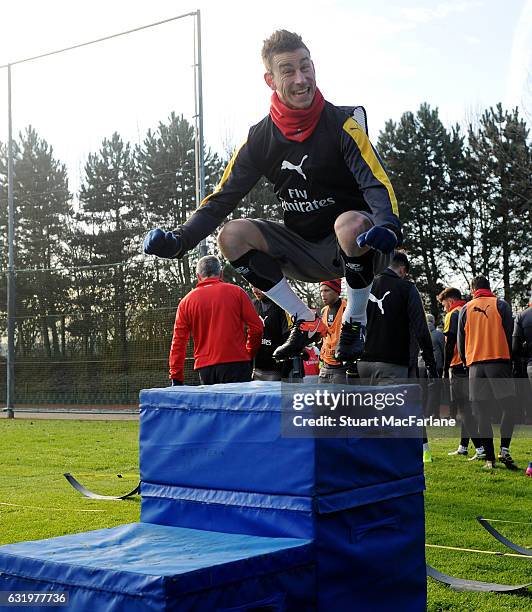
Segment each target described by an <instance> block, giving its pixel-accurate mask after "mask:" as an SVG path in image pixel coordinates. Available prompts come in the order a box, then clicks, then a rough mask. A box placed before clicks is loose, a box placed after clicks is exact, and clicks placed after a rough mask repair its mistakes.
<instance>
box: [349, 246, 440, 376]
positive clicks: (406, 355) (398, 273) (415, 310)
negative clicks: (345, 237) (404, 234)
mask: <svg viewBox="0 0 532 612" xmlns="http://www.w3.org/2000/svg"><path fill="white" fill-rule="evenodd" d="M409 270H410V265H409V262H408V257H407V256H406V255H405V254H404V253H402V252H396V253H395V254H394V256H393V258H392V262H391V264H390V266H389V267H388V268H387V269H386V270H385V271H384V272H382V273H381V274H379V275H378V276H377V277H376V278H375V280H374V281H373V287H372V290H371V294H370V297H369V303H368V309H367V316H368V328H367V336H366V344H365V348H364V353H363V355H362V358H361V359H360V361H359V362H358V373H359V375H360V378H367V379H369V380H370V382H371V384H373V383H377V384H378V383H381V382H387V381H390V380H397V379H406V378H408V366H409V363H410V352H411V342H410V338H411V333H412V335H413V336H414V338H415V339H416V341H417V343H418V345H419V348H420V350H421V355H422V357H423V360H424V362H425V367H426V369H427V373H428V376H429V378H432V379H435V378H436V377H437V371H436V361H435V359H434V351H433V348H432V339H431V337H430V332H429V328H428V326H427V320H426V318H425V310H424V308H423V303H422V301H421V296H420V295H419V292H418V290H417V289H416V286H415V285H414V283H412V282H411V281H409V280H406V278H405V277H406V276H407V274H408V272H409Z"/></svg>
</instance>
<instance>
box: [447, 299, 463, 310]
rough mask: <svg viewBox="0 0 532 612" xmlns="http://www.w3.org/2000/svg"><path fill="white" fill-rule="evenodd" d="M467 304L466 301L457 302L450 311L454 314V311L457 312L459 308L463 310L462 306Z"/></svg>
mask: <svg viewBox="0 0 532 612" xmlns="http://www.w3.org/2000/svg"><path fill="white" fill-rule="evenodd" d="M465 303H466V301H465V300H455V301H454V302H453V305H452V306H451V308H450V309H449V312H452V311H453V310H456V309H457V308H462V306H463V305H464V304H465Z"/></svg>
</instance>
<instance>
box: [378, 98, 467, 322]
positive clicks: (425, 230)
mask: <svg viewBox="0 0 532 612" xmlns="http://www.w3.org/2000/svg"><path fill="white" fill-rule="evenodd" d="M378 142H379V147H378V148H379V151H380V153H381V155H382V156H383V159H384V161H385V163H386V166H387V170H388V171H389V174H390V178H391V181H392V185H393V187H394V190H395V192H396V195H397V199H398V201H399V213H400V218H401V221H402V222H403V228H404V236H405V242H404V247H405V248H406V249H407V250H408V252H409V254H410V256H411V258H412V264H413V265H412V274H413V276H414V278H415V279H416V282H417V284H418V286H419V288H420V291H422V292H424V293H425V294H428V297H429V303H430V310H431V312H432V313H433V314H434V315H435V316H438V314H439V308H438V303H437V300H436V295H437V294H438V292H439V290H440V289H441V287H442V281H443V278H444V275H445V270H444V258H443V257H442V255H443V254H444V253H446V252H447V251H448V250H449V249H451V248H452V246H453V234H452V232H451V231H449V225H450V223H451V221H452V217H451V212H452V211H451V206H450V202H451V196H452V194H453V192H454V190H455V169H456V157H457V155H458V156H459V154H460V153H459V152H460V146H461V145H460V143H461V137H460V134H459V132H458V130H457V129H455V130H453V131H452V132H451V133H449V132H447V130H446V129H445V127H444V125H443V124H442V122H441V120H440V118H439V115H438V110H437V109H435V110H432V109H431V108H430V106H429V105H428V104H422V105H421V107H420V108H419V110H418V112H417V113H416V115H414V114H413V113H411V112H407V113H404V114H403V115H402V117H401V119H400V121H399V123H398V124H396V123H394V122H393V121H388V122H387V123H386V125H385V129H384V131H383V132H382V133H381V134H380V135H379V141H378Z"/></svg>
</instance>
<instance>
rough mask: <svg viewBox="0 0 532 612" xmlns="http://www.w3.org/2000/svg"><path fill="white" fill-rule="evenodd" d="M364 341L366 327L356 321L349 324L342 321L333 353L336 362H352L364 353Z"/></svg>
mask: <svg viewBox="0 0 532 612" xmlns="http://www.w3.org/2000/svg"><path fill="white" fill-rule="evenodd" d="M365 341H366V326H365V325H362V323H359V322H358V321H354V322H353V323H350V322H348V321H344V322H343V323H342V330H341V332H340V338H339V340H338V344H337V345H336V350H335V351H334V358H335V359H336V360H337V361H343V362H353V361H355V360H356V359H358V358H359V357H360V356H361V355H362V353H363V352H364V342H365Z"/></svg>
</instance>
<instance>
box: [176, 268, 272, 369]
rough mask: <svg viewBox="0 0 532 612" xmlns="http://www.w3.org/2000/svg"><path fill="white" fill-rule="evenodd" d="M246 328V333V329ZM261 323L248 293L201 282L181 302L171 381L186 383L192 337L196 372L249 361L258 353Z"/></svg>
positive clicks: (212, 280)
mask: <svg viewBox="0 0 532 612" xmlns="http://www.w3.org/2000/svg"><path fill="white" fill-rule="evenodd" d="M245 326H247V334H246V330H245V329H244V327H245ZM262 328H263V325H262V321H261V320H260V318H259V316H258V315H257V313H256V312H255V308H254V307H253V304H252V302H251V300H250V298H249V297H248V295H247V294H246V292H245V291H244V290H243V289H241V288H240V287H237V286H236V285H231V284H230V283H224V282H223V281H222V280H220V279H219V278H207V279H205V280H202V281H200V282H198V284H197V285H196V288H195V289H193V290H192V291H190V293H188V294H187V295H186V296H185V297H184V298H183V299H182V300H181V302H180V303H179V306H178V307H177V313H176V318H175V324H174V337H173V338H172V346H171V348H170V357H169V365H170V378H172V379H175V380H180V381H183V379H184V364H185V353H186V349H187V344H188V339H189V336H190V334H192V338H193V340H194V369H195V370H197V369H198V368H204V367H206V366H210V365H214V364H218V363H231V362H234V361H249V360H251V359H253V357H254V356H255V354H256V353H257V351H258V350H259V347H260V343H261V338H262Z"/></svg>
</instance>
